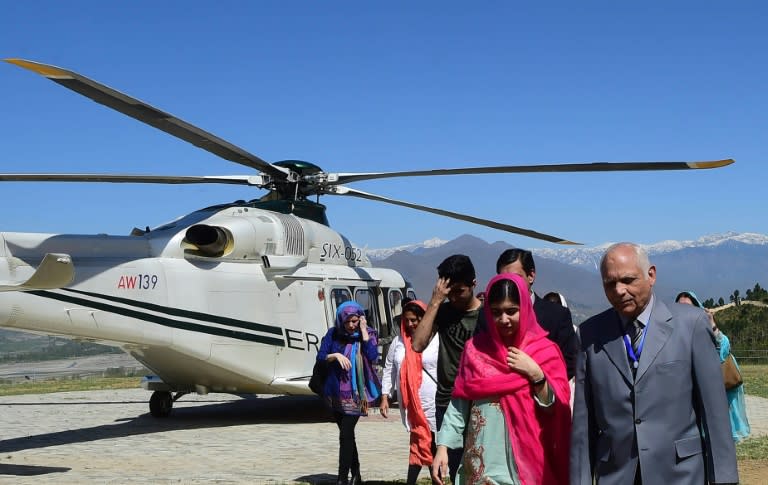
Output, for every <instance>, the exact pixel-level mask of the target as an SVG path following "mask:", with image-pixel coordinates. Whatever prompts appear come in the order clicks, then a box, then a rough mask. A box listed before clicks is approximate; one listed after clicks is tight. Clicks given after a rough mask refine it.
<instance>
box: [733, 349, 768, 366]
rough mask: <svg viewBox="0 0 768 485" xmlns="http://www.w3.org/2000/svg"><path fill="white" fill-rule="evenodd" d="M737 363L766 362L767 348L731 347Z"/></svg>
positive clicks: (754, 363) (767, 358) (755, 363)
mask: <svg viewBox="0 0 768 485" xmlns="http://www.w3.org/2000/svg"><path fill="white" fill-rule="evenodd" d="M731 353H732V354H733V355H734V356H735V357H736V360H737V361H738V362H739V365H750V364H753V365H757V364H768V349H732V350H731Z"/></svg>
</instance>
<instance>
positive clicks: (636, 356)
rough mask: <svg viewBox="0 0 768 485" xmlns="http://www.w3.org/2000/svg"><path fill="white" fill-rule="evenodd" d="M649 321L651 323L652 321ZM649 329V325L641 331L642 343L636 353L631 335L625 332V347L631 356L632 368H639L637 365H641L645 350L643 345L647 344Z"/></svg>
mask: <svg viewBox="0 0 768 485" xmlns="http://www.w3.org/2000/svg"><path fill="white" fill-rule="evenodd" d="M648 323H651V322H650V321H649V322H648ZM647 330H648V325H646V326H645V327H643V329H642V330H641V332H642V333H643V335H642V336H641V337H640V344H639V345H638V346H637V354H635V349H633V348H632V341H631V340H629V336H628V335H627V334H626V333H625V334H624V347H626V348H627V354H628V355H629V358H630V359H632V368H634V369H637V366H638V365H640V363H639V361H640V354H641V353H642V352H643V345H645V335H646V333H647V332H646V331H647Z"/></svg>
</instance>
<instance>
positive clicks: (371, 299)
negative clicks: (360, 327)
mask: <svg viewBox="0 0 768 485" xmlns="http://www.w3.org/2000/svg"><path fill="white" fill-rule="evenodd" d="M355 301H357V302H358V303H359V304H360V306H361V307H363V310H364V311H365V319H366V321H367V322H368V326H369V327H371V328H373V329H374V330H376V332H380V331H381V328H380V325H379V312H378V311H377V308H376V297H375V295H374V294H373V292H372V291H371V290H369V289H367V288H366V289H357V290H355Z"/></svg>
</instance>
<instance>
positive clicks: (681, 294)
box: [675, 291, 704, 308]
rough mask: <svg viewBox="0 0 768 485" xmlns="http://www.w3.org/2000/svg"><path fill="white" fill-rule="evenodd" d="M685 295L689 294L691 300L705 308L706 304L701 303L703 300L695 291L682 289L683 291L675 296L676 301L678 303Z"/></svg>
mask: <svg viewBox="0 0 768 485" xmlns="http://www.w3.org/2000/svg"><path fill="white" fill-rule="evenodd" d="M684 296H687V297H688V298H690V299H691V301H692V302H693V304H694V305H696V306H697V307H699V308H704V305H702V304H701V300H699V297H698V296H696V293H694V292H692V291H682V292H680V293H679V294H678V295H677V296H676V297H675V303H677V302H678V301H679V300H680V298H682V297H684Z"/></svg>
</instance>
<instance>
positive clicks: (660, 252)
mask: <svg viewBox="0 0 768 485" xmlns="http://www.w3.org/2000/svg"><path fill="white" fill-rule="evenodd" d="M610 244H611V243H605V244H601V245H598V246H593V247H577V248H565V249H532V252H533V254H534V259H535V262H536V282H535V284H534V289H535V291H536V292H537V293H538V294H539V295H542V296H543V295H544V294H545V293H547V292H549V291H557V292H559V293H561V294H563V295H564V296H565V298H566V299H567V301H568V304H569V307H570V308H571V312H572V313H573V316H574V320H575V321H577V322H581V321H583V320H584V319H586V318H588V317H590V316H591V315H594V314H596V313H598V312H600V311H602V310H603V309H605V308H607V306H608V303H607V301H606V299H605V294H604V293H603V289H602V284H601V281H600V274H599V268H598V266H599V262H600V257H601V256H602V254H603V252H604V251H605V248H607V247H608V246H609V245H610ZM511 247H513V246H512V245H510V244H508V243H506V242H503V241H497V242H494V243H488V242H487V241H484V240H482V239H479V238H477V237H474V236H471V235H463V236H460V237H458V238H456V239H453V240H451V241H443V240H440V239H437V238H435V239H430V240H429V241H425V242H424V243H421V244H411V245H407V246H401V247H398V248H391V249H369V250H367V254H368V257H369V258H370V259H371V261H372V262H373V264H374V265H376V266H381V267H385V268H392V269H395V270H397V271H399V272H400V273H401V274H402V275H403V276H404V277H405V278H406V279H407V280H408V281H410V282H411V284H412V285H413V287H414V289H415V290H416V294H417V295H418V296H419V298H421V299H424V300H426V299H428V298H429V297H430V295H431V293H432V287H433V286H434V284H435V281H436V278H437V271H436V268H437V265H438V264H440V262H441V261H442V260H443V259H445V258H446V257H448V256H450V255H452V254H459V253H460V254H466V255H467V256H469V257H470V258H472V262H473V263H474V265H475V269H476V271H477V281H478V289H477V291H478V292H479V291H482V290H483V289H484V287H485V284H486V282H487V281H488V280H489V279H490V278H491V277H492V276H493V274H494V272H495V268H496V258H497V257H498V256H499V254H501V252H502V251H504V250H505V249H508V248H511ZM643 247H644V248H645V249H646V250H647V251H648V254H649V255H650V258H651V262H652V263H653V264H654V265H655V266H656V270H657V279H656V286H655V293H656V295H657V296H658V297H659V298H661V299H662V300H665V301H672V300H674V297H675V295H677V293H679V292H680V291H683V290H693V291H695V292H696V294H697V295H698V296H699V297H700V298H701V299H702V300H705V299H708V298H714V299H715V301H717V300H718V299H719V298H721V297H722V298H723V299H724V300H725V301H728V300H729V296H730V295H731V294H732V293H733V291H734V290H739V292H740V293H741V294H742V295H743V294H744V293H745V292H746V290H747V289H751V288H753V287H754V286H755V283H760V286H762V287H766V286H768V236H766V235H763V234H755V233H733V232H731V233H725V234H713V235H708V236H703V237H701V238H699V239H697V240H695V241H661V242H658V243H654V244H650V245H643Z"/></svg>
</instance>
